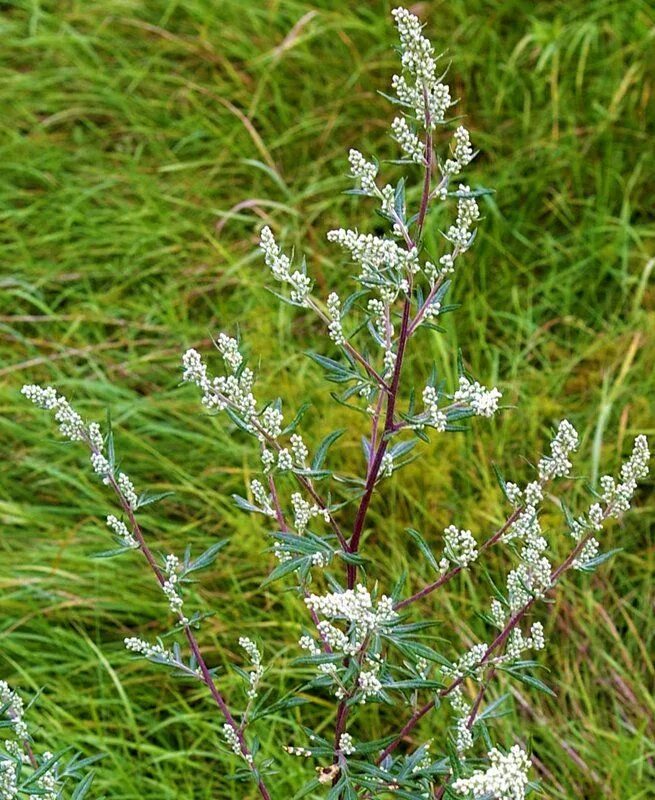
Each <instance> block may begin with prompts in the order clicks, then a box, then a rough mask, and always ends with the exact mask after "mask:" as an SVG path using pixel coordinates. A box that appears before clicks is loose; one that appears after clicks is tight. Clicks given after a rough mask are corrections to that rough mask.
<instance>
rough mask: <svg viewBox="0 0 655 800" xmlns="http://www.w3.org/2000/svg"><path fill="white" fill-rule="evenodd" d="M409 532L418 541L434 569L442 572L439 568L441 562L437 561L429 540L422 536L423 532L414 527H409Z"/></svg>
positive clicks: (420, 548) (419, 546)
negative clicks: (429, 545) (428, 542)
mask: <svg viewBox="0 0 655 800" xmlns="http://www.w3.org/2000/svg"><path fill="white" fill-rule="evenodd" d="M407 533H408V534H409V535H410V536H411V537H412V539H413V540H414V541H415V542H416V544H417V546H418V548H419V550H420V551H421V552H422V553H423V555H424V556H425V558H426V559H427V561H428V563H429V564H430V566H431V567H432V569H434V571H435V572H441V570H440V569H439V564H438V563H437V559H436V558H435V557H434V555H433V553H432V550H430V548H429V547H428V544H427V542H426V541H425V539H424V538H423V537H422V536H421V534H420V533H419V532H418V531H417V530H414V528H407Z"/></svg>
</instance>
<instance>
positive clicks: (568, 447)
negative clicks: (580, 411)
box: [538, 419, 580, 481]
mask: <svg viewBox="0 0 655 800" xmlns="http://www.w3.org/2000/svg"><path fill="white" fill-rule="evenodd" d="M579 443H580V437H579V436H578V432H577V431H576V429H575V428H574V427H573V425H571V423H570V422H569V421H568V420H566V419H565V420H562V422H560V424H559V426H558V428H557V434H556V435H555V438H554V439H553V441H552V442H551V444H550V456H544V457H543V458H542V459H541V460H540V461H539V466H538V469H539V478H540V479H541V480H542V481H545V480H551V479H552V478H563V477H565V476H566V475H568V474H569V472H570V471H571V468H572V466H573V465H572V464H571V462H570V461H569V456H570V455H571V453H573V452H575V451H576V450H577V449H578V445H579Z"/></svg>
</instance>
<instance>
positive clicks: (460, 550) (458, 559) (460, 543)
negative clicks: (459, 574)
mask: <svg viewBox="0 0 655 800" xmlns="http://www.w3.org/2000/svg"><path fill="white" fill-rule="evenodd" d="M444 539H445V542H446V549H445V550H446V556H447V557H448V559H449V560H450V561H452V562H454V563H455V564H457V566H459V567H464V568H466V567H468V565H469V564H472V563H473V562H474V561H475V559H476V558H477V557H478V548H477V543H476V541H475V538H474V537H473V534H472V533H471V531H468V530H460V529H459V528H457V526H456V525H449V526H448V527H447V528H446V529H445V530H444Z"/></svg>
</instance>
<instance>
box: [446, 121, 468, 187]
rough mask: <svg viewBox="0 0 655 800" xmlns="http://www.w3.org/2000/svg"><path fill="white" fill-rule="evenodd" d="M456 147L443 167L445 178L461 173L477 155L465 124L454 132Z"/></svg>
mask: <svg viewBox="0 0 655 800" xmlns="http://www.w3.org/2000/svg"><path fill="white" fill-rule="evenodd" d="M454 139H455V147H454V148H453V152H452V158H449V159H447V160H446V162H445V164H444V165H443V168H442V170H441V171H442V174H443V175H444V177H445V178H449V177H450V176H451V175H459V173H460V172H461V171H462V169H463V168H464V167H466V166H467V165H468V164H470V163H471V161H472V160H473V158H474V157H475V153H474V152H473V148H472V147H471V137H470V134H469V132H468V131H467V130H466V128H465V127H464V126H463V125H460V126H459V127H458V128H457V130H456V131H455V133H454Z"/></svg>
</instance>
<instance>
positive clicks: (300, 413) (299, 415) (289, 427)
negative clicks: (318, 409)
mask: <svg viewBox="0 0 655 800" xmlns="http://www.w3.org/2000/svg"><path fill="white" fill-rule="evenodd" d="M311 407H312V404H311V403H303V404H302V405H301V406H300V408H299V409H298V412H297V414H296V416H295V417H294V418H293V419H292V420H291V422H290V423H289V424H288V425H287V427H286V428H285V429H284V430H283V431H282V436H286V435H288V434H290V433H293V432H294V431H295V430H296V428H297V427H298V425H299V424H300V421H301V420H302V418H303V417H304V416H305V414H306V413H307V412H308V411H309V409H310V408H311Z"/></svg>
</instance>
